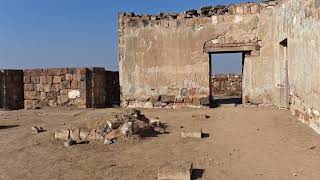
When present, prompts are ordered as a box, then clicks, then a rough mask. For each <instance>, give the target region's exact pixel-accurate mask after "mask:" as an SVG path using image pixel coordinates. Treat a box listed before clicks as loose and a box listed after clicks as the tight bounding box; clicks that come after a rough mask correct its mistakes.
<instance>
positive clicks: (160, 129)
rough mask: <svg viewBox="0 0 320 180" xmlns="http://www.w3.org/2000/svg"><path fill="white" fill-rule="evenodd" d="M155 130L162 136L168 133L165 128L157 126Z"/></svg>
mask: <svg viewBox="0 0 320 180" xmlns="http://www.w3.org/2000/svg"><path fill="white" fill-rule="evenodd" d="M153 130H154V131H155V132H158V133H160V134H164V133H166V130H165V129H164V128H163V127H158V126H157V127H154V128H153Z"/></svg>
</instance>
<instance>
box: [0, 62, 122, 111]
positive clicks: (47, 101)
mask: <svg viewBox="0 0 320 180" xmlns="http://www.w3.org/2000/svg"><path fill="white" fill-rule="evenodd" d="M119 89H120V88H119V73H118V72H112V71H106V70H105V69H104V68H97V67H92V68H50V69H26V70H24V71H23V70H1V71H0V108H3V109H8V110H14V109H22V108H26V109H35V108H41V107H44V106H52V107H56V106H73V107H79V108H102V107H111V106H112V105H113V104H118V103H119V101H120V91H119Z"/></svg>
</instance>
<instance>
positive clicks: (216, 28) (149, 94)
mask: <svg viewBox="0 0 320 180" xmlns="http://www.w3.org/2000/svg"><path fill="white" fill-rule="evenodd" d="M319 8H320V1H319V0H277V1H268V2H262V3H245V4H239V5H229V6H215V7H205V8H202V9H201V10H198V11H196V10H191V11H187V12H184V13H180V14H176V13H172V14H163V13H161V14H158V15H135V14H133V13H120V14H119V64H120V85H121V93H122V94H121V101H122V106H123V107H159V106H160V107H168V106H169V107H179V106H184V107H185V106H191V107H195V106H196V107H201V105H205V104H207V103H208V102H207V101H206V100H205V99H206V98H208V97H209V96H210V90H209V84H210V77H209V76H210V58H209V57H210V56H209V54H210V53H221V52H242V53H243V55H244V63H243V81H242V94H243V98H242V99H243V103H254V104H273V105H276V106H278V107H280V108H290V109H291V110H292V112H293V113H294V114H297V115H298V116H299V117H300V119H301V120H303V121H304V122H306V123H307V124H308V125H310V126H311V127H312V128H314V129H315V130H316V131H318V132H319V133H320V124H319V123H320V119H319V115H320V113H319V112H320V84H319V83H320V73H319V71H320V58H319V56H320V51H319V49H320V41H319V38H320V35H319V26H320V23H319V22H320V21H319V19H320V13H319V12H320V9H319ZM162 99H164V100H162Z"/></svg>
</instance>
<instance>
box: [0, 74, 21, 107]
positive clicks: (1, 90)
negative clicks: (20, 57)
mask: <svg viewBox="0 0 320 180" xmlns="http://www.w3.org/2000/svg"><path fill="white" fill-rule="evenodd" d="M0 108H1V109H6V110H9V109H10V110H16V109H21V108H23V71H22V70H11V69H10V70H9V69H5V70H0Z"/></svg>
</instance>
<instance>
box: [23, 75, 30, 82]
mask: <svg viewBox="0 0 320 180" xmlns="http://www.w3.org/2000/svg"><path fill="white" fill-rule="evenodd" d="M30 82H31V77H30V76H24V77H23V83H24V84H29V83H30Z"/></svg>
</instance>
